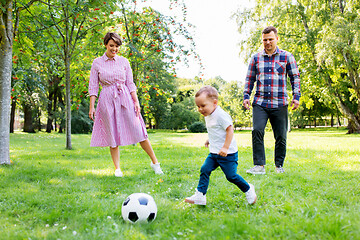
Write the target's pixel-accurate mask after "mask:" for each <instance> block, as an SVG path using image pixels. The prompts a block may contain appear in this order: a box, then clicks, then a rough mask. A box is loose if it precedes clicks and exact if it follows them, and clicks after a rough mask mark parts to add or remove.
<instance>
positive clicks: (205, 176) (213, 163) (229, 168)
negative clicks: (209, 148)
mask: <svg viewBox="0 0 360 240" xmlns="http://www.w3.org/2000/svg"><path fill="white" fill-rule="evenodd" d="M219 166H220V168H221V170H222V171H223V172H224V173H225V176H226V179H227V180H228V181H229V182H231V183H233V184H235V185H236V186H238V188H240V190H241V191H243V192H247V191H248V190H249V188H250V186H249V184H248V183H247V182H246V181H245V180H244V179H243V178H242V177H241V176H240V175H239V174H237V173H236V172H237V166H238V153H237V152H236V153H232V154H228V155H227V156H226V157H222V156H220V155H218V154H214V153H210V154H209V155H208V157H207V158H206V160H205V162H204V164H203V165H202V167H201V169H200V180H199V184H198V187H197V190H198V191H199V192H202V193H203V194H206V192H207V189H208V186H209V180H210V175H211V172H212V171H214V170H215V169H216V168H217V167H219Z"/></svg>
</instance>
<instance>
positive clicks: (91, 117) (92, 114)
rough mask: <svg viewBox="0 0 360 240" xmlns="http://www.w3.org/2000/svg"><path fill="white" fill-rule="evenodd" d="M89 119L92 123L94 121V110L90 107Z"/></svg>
mask: <svg viewBox="0 0 360 240" xmlns="http://www.w3.org/2000/svg"><path fill="white" fill-rule="evenodd" d="M89 118H90V119H91V120H93V121H94V119H95V108H93V107H90V110H89Z"/></svg>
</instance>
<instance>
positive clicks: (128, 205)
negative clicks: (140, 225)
mask: <svg viewBox="0 0 360 240" xmlns="http://www.w3.org/2000/svg"><path fill="white" fill-rule="evenodd" d="M156 214H157V207H156V203H155V201H154V199H153V198H152V197H151V196H150V195H149V194H146V193H133V194H131V195H130V196H128V197H127V198H126V199H125V201H124V203H123V204H122V207H121V215H122V217H123V219H124V220H125V221H128V222H130V223H137V222H152V221H154V219H155V218H156Z"/></svg>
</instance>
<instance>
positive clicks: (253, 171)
mask: <svg viewBox="0 0 360 240" xmlns="http://www.w3.org/2000/svg"><path fill="white" fill-rule="evenodd" d="M246 173H250V174H265V173H266V172H265V167H264V166H260V165H255V166H254V167H252V168H250V169H249V170H246Z"/></svg>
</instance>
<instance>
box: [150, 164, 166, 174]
mask: <svg viewBox="0 0 360 240" xmlns="http://www.w3.org/2000/svg"><path fill="white" fill-rule="evenodd" d="M150 166H151V168H152V169H153V170H154V172H155V174H164V172H163V171H162V170H161V167H160V163H155V164H153V163H152V162H151V163H150Z"/></svg>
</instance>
